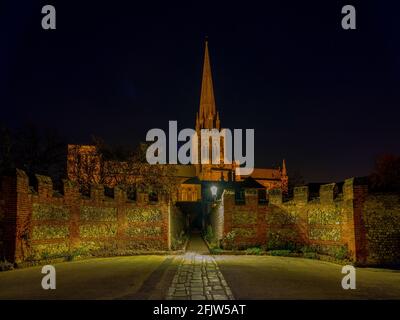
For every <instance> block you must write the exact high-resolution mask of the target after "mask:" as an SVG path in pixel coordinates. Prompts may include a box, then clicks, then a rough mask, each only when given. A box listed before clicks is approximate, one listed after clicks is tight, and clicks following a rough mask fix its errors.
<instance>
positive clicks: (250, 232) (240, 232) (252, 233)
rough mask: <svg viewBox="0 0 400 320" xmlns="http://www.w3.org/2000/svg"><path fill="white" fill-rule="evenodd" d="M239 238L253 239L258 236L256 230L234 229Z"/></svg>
mask: <svg viewBox="0 0 400 320" xmlns="http://www.w3.org/2000/svg"><path fill="white" fill-rule="evenodd" d="M232 231H233V232H235V234H236V236H237V237H244V238H251V237H255V236H256V235H257V233H256V230H255V228H232Z"/></svg>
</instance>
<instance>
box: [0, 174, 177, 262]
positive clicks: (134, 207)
mask: <svg viewBox="0 0 400 320" xmlns="http://www.w3.org/2000/svg"><path fill="white" fill-rule="evenodd" d="M1 194H2V198H3V203H4V221H3V226H4V247H5V251H6V258H7V260H9V261H15V262H22V261H26V260H40V259H46V258H54V257H65V256H70V255H87V254H88V255H118V254H129V253H130V252H134V251H135V252H136V251H137V250H152V251H153V250H168V249H169V248H170V226H169V215H170V207H169V206H170V204H169V202H168V201H167V200H166V199H160V201H159V202H156V203H150V202H149V200H148V196H147V195H146V194H139V195H138V199H137V201H135V202H132V201H129V200H127V197H126V193H125V192H124V191H123V190H122V189H120V188H117V187H116V188H115V189H114V197H112V198H110V197H106V196H105V195H104V187H103V186H100V185H95V186H93V187H92V189H91V193H90V197H84V196H82V195H81V194H80V193H79V192H78V188H77V186H76V185H75V184H74V183H73V182H71V181H64V188H63V194H60V193H56V192H55V191H54V190H53V185H52V181H51V179H50V178H48V177H44V176H39V175H37V176H36V188H35V189H34V188H32V187H30V186H29V179H28V177H27V176H26V174H25V173H24V172H23V171H21V170H17V171H16V172H15V174H12V175H10V176H8V177H4V178H3V179H2V191H1Z"/></svg>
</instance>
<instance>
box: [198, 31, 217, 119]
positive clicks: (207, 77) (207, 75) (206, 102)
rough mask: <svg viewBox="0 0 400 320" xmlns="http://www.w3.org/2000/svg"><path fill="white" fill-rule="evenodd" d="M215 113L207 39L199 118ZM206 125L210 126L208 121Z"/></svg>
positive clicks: (211, 115)
mask: <svg viewBox="0 0 400 320" xmlns="http://www.w3.org/2000/svg"><path fill="white" fill-rule="evenodd" d="M215 113H216V108H215V99H214V89H213V82H212V75H211V64H210V56H209V54H208V40H207V39H206V41H205V52H204V65H203V79H202V83H201V96H200V112H199V116H200V119H205V120H207V119H209V118H214V117H215ZM205 123H206V124H207V125H208V126H210V125H211V126H212V124H210V123H209V121H205Z"/></svg>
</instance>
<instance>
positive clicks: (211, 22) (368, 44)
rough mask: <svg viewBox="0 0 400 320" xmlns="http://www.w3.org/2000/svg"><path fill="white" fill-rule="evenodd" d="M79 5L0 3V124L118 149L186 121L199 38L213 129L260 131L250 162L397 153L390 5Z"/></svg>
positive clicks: (347, 172)
mask: <svg viewBox="0 0 400 320" xmlns="http://www.w3.org/2000/svg"><path fill="white" fill-rule="evenodd" d="M82 2H83V1H62V2H54V1H51V0H49V1H46V2H40V1H36V2H35V1H14V0H13V1H11V0H6V1H4V0H3V1H2V2H1V4H0V108H1V117H0V122H2V123H4V124H5V125H7V126H9V127H12V128H17V127H19V126H22V125H24V124H25V123H35V124H37V125H39V126H45V127H50V128H57V129H58V130H59V131H60V133H61V134H62V135H64V136H65V137H66V139H67V141H69V142H71V143H87V142H89V141H90V136H91V135H92V134H95V135H97V136H101V137H103V138H104V139H105V140H106V141H107V142H109V143H118V144H127V145H135V144H136V143H137V142H138V141H140V140H144V139H145V135H146V132H147V131H148V130H149V129H152V128H157V127H159V128H166V127H167V126H168V121H169V120H177V121H178V125H179V127H180V128H186V127H192V128H193V126H194V121H195V113H196V111H197V110H198V107H199V96H200V81H201V71H202V62H203V50H204V38H205V36H208V39H209V47H210V56H211V65H212V69H213V80H214V90H215V96H216V103H217V109H218V110H219V112H220V116H221V122H222V126H223V127H226V128H231V129H233V128H242V129H245V128H254V129H255V147H256V150H255V153H256V166H257V167H270V166H276V165H279V164H280V163H281V160H282V158H285V159H286V161H287V166H288V169H289V171H292V170H294V169H296V170H299V171H300V172H301V173H302V175H303V176H304V177H305V178H306V180H308V181H313V182H316V181H324V182H330V181H340V180H342V179H344V178H347V177H351V176H360V175H365V174H368V173H369V171H370V170H371V167H372V165H373V161H374V158H375V157H376V156H377V155H379V154H381V153H397V154H398V153H399V152H400V129H399V124H398V123H399V116H400V111H399V106H400V104H399V102H400V38H399V31H400V19H399V18H398V17H399V11H400V5H398V4H397V5H396V4H395V1H393V2H390V3H389V2H388V1H387V3H384V2H385V1H373V2H372V1H361V2H362V3H361V2H355V1H346V2H344V1H318V2H317V1H291V2H288V1H279V4H278V3H277V2H278V1H262V2H260V3H262V5H261V4H260V3H252V2H249V1H241V2H238V3H235V2H233V1H226V2H223V1H213V2H209V3H208V2H206V1H196V2H192V1H186V2H184V3H183V4H182V3H180V4H178V3H174V2H173V1H163V2H161V3H157V2H151V1H142V2H136V1H126V2H122V1H121V2H119V1H107V2H106V3H103V2H101V4H100V1H99V2H97V1H96V2H95V1H85V3H86V4H82ZM327 2H330V4H329V5H327V4H326V3H327ZM45 4H53V5H54V6H55V7H56V10H57V29H56V30H43V29H42V28H41V18H42V16H43V15H42V14H41V7H42V6H43V5H45ZM344 4H353V5H355V7H356V10H357V30H348V31H345V30H343V29H342V28H341V19H342V14H341V8H342V6H343V5H344Z"/></svg>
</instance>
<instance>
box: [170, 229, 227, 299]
mask: <svg viewBox="0 0 400 320" xmlns="http://www.w3.org/2000/svg"><path fill="white" fill-rule="evenodd" d="M208 254H209V251H208V248H207V246H206V244H205V243H204V241H203V239H202V238H201V236H200V235H199V234H193V235H192V236H191V239H190V242H189V244H188V247H187V251H186V254H185V255H184V256H183V257H182V262H181V264H180V265H179V267H178V270H177V272H176V274H175V276H174V279H173V280H172V284H171V287H170V288H169V290H168V293H167V297H166V298H167V299H168V300H233V299H234V297H233V294H232V291H231V289H230V288H229V286H228V284H227V283H226V281H225V279H224V276H223V275H222V273H221V271H220V270H219V267H218V265H217V262H216V261H215V259H214V258H213V257H212V256H210V255H208Z"/></svg>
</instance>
